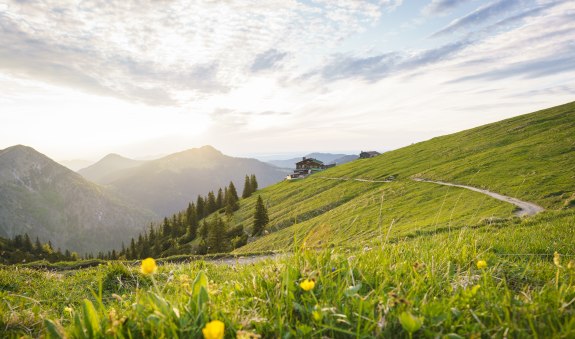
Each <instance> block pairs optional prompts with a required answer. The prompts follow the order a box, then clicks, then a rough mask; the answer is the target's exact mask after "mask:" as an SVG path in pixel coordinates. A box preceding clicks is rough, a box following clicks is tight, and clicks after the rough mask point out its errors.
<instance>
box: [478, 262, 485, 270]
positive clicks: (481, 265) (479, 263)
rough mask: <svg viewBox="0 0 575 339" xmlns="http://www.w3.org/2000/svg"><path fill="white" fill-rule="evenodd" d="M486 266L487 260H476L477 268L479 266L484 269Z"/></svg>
mask: <svg viewBox="0 0 575 339" xmlns="http://www.w3.org/2000/svg"><path fill="white" fill-rule="evenodd" d="M486 267H487V262H486V261H485V260H479V261H477V268H479V269H480V270H482V269H484V268H486Z"/></svg>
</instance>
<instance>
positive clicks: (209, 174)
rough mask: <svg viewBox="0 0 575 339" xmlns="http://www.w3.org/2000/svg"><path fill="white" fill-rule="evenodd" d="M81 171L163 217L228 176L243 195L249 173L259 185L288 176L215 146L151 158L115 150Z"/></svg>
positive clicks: (218, 185)
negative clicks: (140, 158) (137, 157)
mask: <svg viewBox="0 0 575 339" xmlns="http://www.w3.org/2000/svg"><path fill="white" fill-rule="evenodd" d="M79 173H80V174H82V175H83V176H85V177H86V178H88V179H90V180H93V181H95V182H97V183H100V184H104V185H107V186H109V187H111V188H113V189H114V190H115V191H116V192H117V193H119V194H121V195H122V196H125V197H127V198H129V199H130V200H132V201H135V202H136V203H137V204H138V205H140V206H142V207H144V208H147V209H150V210H152V211H154V212H155V213H156V214H157V215H159V216H166V215H171V214H173V213H175V212H178V211H180V210H182V209H184V208H185V207H186V206H187V205H188V203H189V202H190V201H195V199H196V197H197V195H202V196H204V195H206V194H207V193H208V192H209V191H211V190H213V191H216V190H217V189H218V188H220V187H225V186H227V185H228V184H229V183H230V181H233V183H234V185H235V186H236V189H237V191H238V193H239V194H241V191H242V189H243V184H244V178H245V175H246V174H248V175H250V174H255V175H256V177H257V180H258V184H259V187H260V188H263V187H265V186H268V185H271V184H274V183H276V182H278V181H281V180H282V179H283V178H284V177H285V175H286V171H284V170H281V169H279V168H277V167H274V166H271V165H269V164H266V163H263V162H261V161H259V160H256V159H247V158H234V157H230V156H226V155H224V154H222V153H221V152H220V151H218V150H216V149H215V148H213V147H211V146H204V147H201V148H192V149H189V150H186V151H183V152H179V153H174V154H171V155H168V156H165V157H163V158H160V159H157V160H150V161H136V160H132V159H127V158H124V157H121V156H119V155H114V154H112V155H108V156H106V157H104V158H103V159H102V160H100V161H98V162H97V163H96V164H94V165H92V166H90V167H87V168H84V169H82V170H80V171H79Z"/></svg>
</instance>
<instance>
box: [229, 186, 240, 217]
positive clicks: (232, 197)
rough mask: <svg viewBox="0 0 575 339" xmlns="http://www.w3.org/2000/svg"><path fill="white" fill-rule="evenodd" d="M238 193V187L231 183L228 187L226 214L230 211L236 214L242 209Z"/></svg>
mask: <svg viewBox="0 0 575 339" xmlns="http://www.w3.org/2000/svg"><path fill="white" fill-rule="evenodd" d="M238 200H240V199H239V198H238V192H237V191H236V187H235V186H234V183H233V182H231V181H230V185H229V186H228V199H227V201H226V213H227V212H228V211H232V212H235V211H237V210H238V209H239V208H240V204H239V203H238Z"/></svg>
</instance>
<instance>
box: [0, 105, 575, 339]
mask: <svg viewBox="0 0 575 339" xmlns="http://www.w3.org/2000/svg"><path fill="white" fill-rule="evenodd" d="M574 109H575V103H572V104H568V105H563V106H559V107H555V108H552V109H549V110H544V111H541V112H537V113H534V114H529V115H524V116H520V117H517V118H514V119H510V120H506V121H503V122H500V123H495V124H491V125H487V126H483V127H479V128H476V129H473V130H470V131H464V132H461V133H456V134H453V135H449V136H445V137H441V138H435V139H432V140H430V141H427V142H422V143H419V144H416V145H412V146H409V147H406V148H403V149H400V150H396V151H393V152H389V153H386V154H383V155H381V156H379V157H377V158H374V159H370V160H358V161H354V162H353V163H350V164H347V165H343V166H338V167H336V168H333V169H330V170H328V171H325V172H322V173H319V174H317V175H314V176H311V177H309V178H307V179H305V180H301V181H294V182H282V183H280V184H277V185H274V186H271V187H268V188H265V189H263V190H261V191H257V192H256V194H255V195H254V196H252V197H250V198H248V199H245V200H242V201H241V208H240V210H239V211H237V212H235V214H234V216H233V220H232V222H231V225H230V226H234V225H233V224H235V225H237V224H243V225H245V226H251V222H252V214H253V211H254V205H255V201H256V199H257V195H261V196H263V197H264V198H265V202H266V204H267V206H268V209H269V216H270V220H271V222H270V225H269V227H268V231H270V232H271V233H270V234H269V235H266V236H262V237H260V238H258V239H256V240H255V241H253V242H251V243H249V244H248V245H246V246H244V247H242V248H240V249H239V250H237V252H238V253H239V254H243V253H247V252H251V251H260V250H265V249H279V250H290V252H289V253H287V254H282V255H280V256H279V257H277V256H276V257H274V258H267V259H266V258H263V261H260V262H255V263H253V264H248V265H239V264H238V265H231V264H221V263H217V262H208V261H193V262H190V263H183V264H165V265H160V266H159V267H158V271H157V272H156V273H155V274H153V275H150V274H146V273H145V272H146V270H144V273H141V272H139V268H138V267H134V266H133V265H127V264H124V263H120V262H113V263H112V262H111V263H108V264H107V265H101V266H98V267H90V268H86V269H83V270H76V271H62V272H58V273H55V272H52V271H42V270H36V269H30V267H34V266H29V267H23V266H18V267H14V266H12V267H3V266H0V296H1V298H2V303H0V337H21V336H23V337H38V336H44V337H46V338H101V337H111V338H152V337H153V338H200V337H201V336H202V333H203V332H202V331H203V330H206V331H207V330H208V329H209V326H208V324H209V322H211V321H220V322H221V323H220V325H222V326H223V327H224V328H225V329H224V332H225V338H236V337H237V338H322V337H328V338H410V339H411V338H431V337H433V338H489V337H496V338H502V337H503V338H531V337H534V338H573V337H575V248H574V247H573V244H574V243H575V208H573V207H574V205H575V204H574V202H573V201H574V200H575V197H574V192H575V187H574V185H575V180H573V179H574V177H573V175H574V172H575V171H574V170H573V169H574V168H573V165H574V161H575V160H574V159H575V157H574V156H575V154H574V152H573V151H574V147H573V146H574V143H573V137H574V136H575V125H574V118H575V113H574ZM519 130H521V131H522V132H521V133H519V132H517V133H515V131H519ZM391 175H393V176H395V178H396V180H395V181H393V182H389V183H369V182H358V181H351V180H348V181H344V180H329V179H325V178H322V177H347V178H364V179H383V178H387V177H389V176H391ZM414 177H425V178H431V179H437V180H443V181H452V182H457V183H463V184H468V185H472V186H477V187H485V188H489V189H490V190H492V191H496V192H500V193H503V194H507V195H510V196H514V197H518V198H521V199H523V200H528V201H533V202H535V203H538V204H540V205H542V206H544V207H546V210H545V211H544V212H542V213H539V214H537V215H534V216H529V217H523V218H519V217H515V216H514V214H513V212H514V206H513V205H510V204H508V203H504V202H501V201H499V200H495V199H493V198H490V197H488V196H486V195H483V194H480V193H475V192H472V191H468V190H465V189H461V188H455V187H446V186H439V185H436V184H432V183H424V182H416V181H413V180H411V178H414ZM212 217H213V216H212ZM248 228H249V227H248ZM301 245H305V246H301ZM332 245H333V246H332ZM309 247H314V248H309ZM318 247H319V248H318ZM138 264H139V263H138ZM148 273H149V271H148ZM310 281H313V283H311V282H310ZM214 337H215V338H223V337H224V336H223V333H222V334H221V335H219V336H214Z"/></svg>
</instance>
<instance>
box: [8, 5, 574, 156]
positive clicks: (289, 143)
mask: <svg viewBox="0 0 575 339" xmlns="http://www.w3.org/2000/svg"><path fill="white" fill-rule="evenodd" d="M574 80H575V1H572V0H561V1H553V0H493V1H482V0H426V1H424V0H411V1H410V0H403V1H402V0H372V1H359V0H307V1H302V0H277V1H276V0H269V1H265V0H241V1H239V0H238V1H231V0H230V1H224V0H221V1H216V0H212V1H188V0H186V1H176V0H174V1H171V0H162V1H160V0H155V1H130V0H117V1H116V0H97V1H96V0H95V1H65V0H59V1H56V0H43V1H42V0H38V1H36V0H20V1H11V0H8V1H6V0H3V1H0V149H1V148H5V147H8V146H11V145H14V144H25V145H29V146H32V147H34V148H36V149H37V150H39V151H41V152H43V153H45V154H47V155H48V156H51V157H53V158H55V159H57V160H64V159H72V158H82V159H93V160H96V159H97V158H99V157H101V156H104V155H105V154H107V153H110V152H117V153H121V154H123V155H126V156H130V157H145V156H151V155H156V154H167V153H171V152H174V151H180V150H183V149H187V148H191V147H198V146H202V145H205V144H211V145H214V146H215V147H216V148H218V149H220V150H222V151H223V152H224V153H227V154H232V155H253V154H256V153H259V154H264V153H285V152H299V151H303V152H306V151H359V150H366V149H369V150H372V149H374V150H385V149H391V148H397V147H400V146H403V145H408V144H410V143H413V142H416V141H421V140H425V139H428V138H430V137H433V136H438V135H442V134H446V133H451V132H456V131H459V130H462V129H466V128H470V127H474V126H477V125H481V124H484V123H488V122H493V121H497V120H501V119H504V118H507V117H511V116H514V115H518V114H522V113H527V112H531V111H535V110H538V109H542V108H546V107H550V106H553V105H557V104H562V103H566V102H569V101H573V100H575V81H574Z"/></svg>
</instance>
